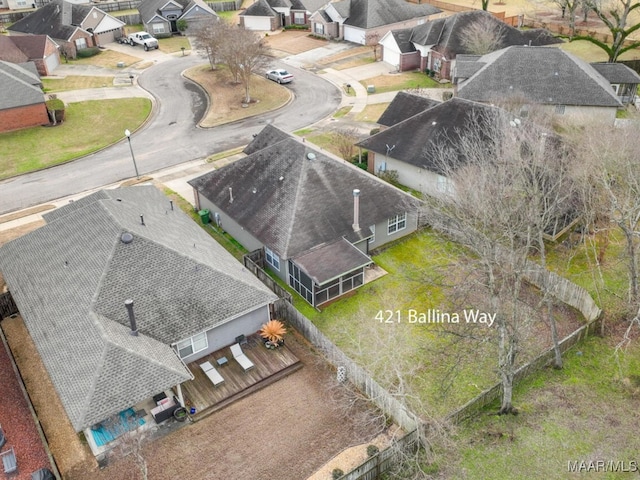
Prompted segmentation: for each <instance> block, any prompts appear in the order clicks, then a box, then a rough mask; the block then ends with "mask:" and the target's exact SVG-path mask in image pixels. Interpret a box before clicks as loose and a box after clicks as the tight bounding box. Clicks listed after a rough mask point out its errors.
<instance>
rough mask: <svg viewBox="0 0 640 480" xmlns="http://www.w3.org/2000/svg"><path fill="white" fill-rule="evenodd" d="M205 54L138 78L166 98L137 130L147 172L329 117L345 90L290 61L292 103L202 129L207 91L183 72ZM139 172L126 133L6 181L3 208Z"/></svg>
mask: <svg viewBox="0 0 640 480" xmlns="http://www.w3.org/2000/svg"><path fill="white" fill-rule="evenodd" d="M202 62H203V60H202V58H200V57H199V56H197V55H192V56H186V57H176V58H175V59H172V60H168V61H166V62H162V63H160V64H158V65H156V66H155V67H152V68H150V69H149V70H147V71H145V72H144V73H143V74H142V75H141V76H140V77H139V78H138V83H139V84H140V85H141V86H142V87H143V88H145V89H146V90H148V91H149V92H150V93H152V94H153V95H154V97H155V98H156V99H157V100H158V101H157V102H156V107H155V110H154V113H153V114H152V118H151V120H150V122H149V123H148V124H147V125H146V126H145V127H144V128H143V129H141V130H139V131H137V132H134V133H133V134H132V135H131V144H132V147H133V151H134V154H135V158H136V163H137V165H138V170H139V172H140V174H141V175H142V174H144V173H149V172H154V171H157V170H160V169H162V168H165V167H169V166H174V165H178V164H180V163H183V162H187V161H190V160H197V159H200V158H205V157H207V156H209V155H211V154H213V153H217V152H222V151H225V150H229V149H231V148H235V147H238V146H240V145H244V144H247V143H248V142H249V141H250V140H251V138H252V135H253V134H254V133H257V132H259V131H260V130H261V129H262V127H264V125H266V124H267V123H273V124H274V125H276V126H278V127H279V128H281V129H283V130H285V131H288V132H290V131H294V130H298V129H300V128H302V127H305V126H307V125H310V124H312V123H315V122H317V121H319V120H321V119H323V118H325V117H327V116H328V115H330V114H331V113H333V112H334V111H335V110H336V109H337V108H338V105H339V104H340V100H341V94H340V92H339V90H338V89H337V88H336V87H335V86H333V85H332V84H331V83H329V82H327V81H326V80H323V79H321V78H319V77H317V76H315V75H313V74H311V73H308V72H306V71H304V70H299V69H296V68H294V67H288V68H289V69H290V70H291V71H292V72H293V73H294V75H295V77H296V80H295V82H293V83H292V84H290V86H289V88H290V89H291V90H292V91H293V94H294V100H293V101H292V102H290V103H289V104H288V105H286V106H285V107H283V108H281V109H279V110H276V111H274V112H270V113H266V114H263V115H259V116H257V117H253V118H249V119H246V120H241V121H238V122H235V123H231V124H227V125H221V126H219V127H215V128H213V129H201V128H198V127H197V126H196V123H197V121H198V120H199V119H200V118H201V117H202V114H203V113H204V110H205V108H206V105H205V101H206V100H205V97H204V96H203V93H202V92H201V91H200V89H199V87H197V86H196V85H194V84H193V83H191V82H190V81H188V80H186V79H184V78H183V77H182V76H181V75H180V73H181V72H182V71H184V70H185V69H187V68H189V67H192V66H193V65H197V64H201V63H202ZM87 128H91V127H90V126H87ZM133 176H134V171H133V164H132V161H131V154H130V152H129V147H128V145H127V142H126V141H123V142H120V143H118V144H116V145H113V146H111V147H109V148H107V149H105V150H102V151H100V152H96V153H94V154H91V155H88V156H86V157H83V158H81V159H78V160H75V161H73V162H70V163H67V164H64V165H60V166H56V167H53V168H50V169H47V170H42V171H39V172H34V173H29V174H25V175H21V176H18V177H14V178H11V179H8V180H5V181H2V182H0V214H2V213H6V212H10V211H13V210H18V209H21V208H26V207H29V206H33V205H37V204H40V203H44V202H48V201H51V200H55V199H58V198H61V197H64V196H67V195H72V194H76V193H80V192H83V191H86V190H90V189H94V188H99V187H101V186H103V185H108V184H110V183H114V182H118V181H120V180H123V179H125V178H131V177H133Z"/></svg>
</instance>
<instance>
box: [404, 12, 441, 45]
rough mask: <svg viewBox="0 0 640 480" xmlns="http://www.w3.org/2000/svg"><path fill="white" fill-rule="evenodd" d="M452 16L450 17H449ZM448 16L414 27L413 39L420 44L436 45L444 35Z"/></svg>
mask: <svg viewBox="0 0 640 480" xmlns="http://www.w3.org/2000/svg"><path fill="white" fill-rule="evenodd" d="M447 18H450V17H447ZM445 21H446V18H436V19H435V20H432V21H430V22H425V23H423V24H422V25H417V26H415V27H414V28H413V34H412V35H411V41H412V42H414V43H417V44H418V45H424V46H427V45H436V44H437V43H438V42H439V41H440V37H441V36H442V30H443V29H444V25H445Z"/></svg>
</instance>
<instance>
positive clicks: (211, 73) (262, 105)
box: [185, 65, 291, 128]
mask: <svg viewBox="0 0 640 480" xmlns="http://www.w3.org/2000/svg"><path fill="white" fill-rule="evenodd" d="M185 76H186V77H187V78H189V79H191V80H193V81H194V82H196V83H198V84H199V85H200V86H201V87H202V88H204V89H205V90H206V91H207V93H208V94H209V99H210V104H209V110H208V111H207V113H206V115H205V116H204V118H203V120H202V121H201V122H200V126H201V127H203V128H209V127H214V126H216V125H222V124H224V123H229V122H235V121H237V120H241V119H243V118H248V117H252V116H254V115H259V114H261V113H265V112H269V111H272V110H276V109H278V108H280V107H282V106H284V105H286V104H287V102H289V100H290V99H291V92H290V91H289V89H288V88H287V87H284V86H282V85H278V84H277V83H275V82H272V81H270V80H267V79H266V78H263V77H259V76H257V75H254V77H253V78H252V80H251V84H250V88H249V93H250V96H251V100H252V101H251V103H248V104H244V103H243V102H244V98H245V91H244V87H243V86H242V85H241V84H235V83H233V78H232V76H231V74H230V73H229V70H227V69H226V68H225V67H219V68H218V69H216V70H211V67H210V66H209V65H200V66H198V67H194V68H191V69H189V70H188V71H187V72H185Z"/></svg>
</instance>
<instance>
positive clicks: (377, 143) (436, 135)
mask: <svg viewBox="0 0 640 480" xmlns="http://www.w3.org/2000/svg"><path fill="white" fill-rule="evenodd" d="M407 102H408V101H407ZM389 107H390V108H391V107H392V105H390V106H389ZM497 111H498V109H497V108H495V107H490V106H487V105H483V104H481V103H476V102H471V101H468V100H463V99H460V98H455V97H454V98H452V99H451V100H448V101H446V102H443V103H440V104H438V105H435V106H433V107H431V108H428V109H426V110H424V111H423V112H421V113H418V114H416V115H413V116H412V117H410V118H408V119H406V120H404V121H401V122H399V123H396V124H395V125H393V126H392V127H390V128H387V129H386V130H384V131H381V132H380V133H378V134H376V135H373V136H371V137H369V138H367V139H366V140H363V141H362V142H360V143H358V144H357V145H358V146H359V147H361V148H366V149H367V150H368V151H369V153H368V157H367V160H368V169H369V171H370V172H371V173H375V174H377V175H380V174H381V173H383V172H389V171H395V172H397V173H398V181H399V182H400V183H401V184H402V185H406V186H407V187H410V188H412V189H414V190H417V191H419V192H422V193H426V194H428V195H433V196H437V195H442V194H444V193H452V191H453V188H454V186H453V185H452V184H451V181H450V179H449V178H448V177H447V176H446V173H447V172H448V171H450V169H451V168H455V167H456V166H457V165H442V164H441V161H442V160H441V158H440V157H439V155H438V154H437V153H436V152H439V151H441V150H442V149H451V148H454V149H455V145H457V144H458V143H459V141H460V138H462V137H463V136H464V135H465V129H467V131H468V129H470V128H478V123H482V122H485V121H488V120H490V119H491V118H493V116H494V115H495V113H496V112H497ZM385 115H386V112H385V113H384V114H383V117H384V116H385ZM461 164H462V162H461V163H460V165H461Z"/></svg>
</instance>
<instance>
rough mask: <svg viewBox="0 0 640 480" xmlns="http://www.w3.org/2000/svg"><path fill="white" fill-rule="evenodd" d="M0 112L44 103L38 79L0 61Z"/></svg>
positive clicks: (27, 72) (30, 73)
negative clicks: (0, 86) (0, 87)
mask: <svg viewBox="0 0 640 480" xmlns="http://www.w3.org/2000/svg"><path fill="white" fill-rule="evenodd" d="M0 84H1V85H2V89H0V110H4V109H8V108H17V107H22V106H25V105H35V104H38V103H44V94H43V93H42V90H41V89H40V87H39V85H40V84H41V82H40V78H39V77H38V76H37V74H36V75H34V74H33V73H32V72H30V71H28V70H26V69H25V68H23V67H21V66H19V65H16V64H13V63H9V62H4V61H0Z"/></svg>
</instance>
